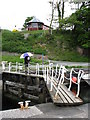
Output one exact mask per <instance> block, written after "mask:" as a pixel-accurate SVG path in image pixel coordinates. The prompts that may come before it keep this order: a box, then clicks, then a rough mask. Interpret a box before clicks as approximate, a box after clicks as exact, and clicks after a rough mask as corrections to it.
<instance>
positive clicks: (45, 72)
mask: <svg viewBox="0 0 90 120" xmlns="http://www.w3.org/2000/svg"><path fill="white" fill-rule="evenodd" d="M45 81H47V80H46V66H45Z"/></svg>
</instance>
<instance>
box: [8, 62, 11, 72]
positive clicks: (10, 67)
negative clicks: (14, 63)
mask: <svg viewBox="0 0 90 120" xmlns="http://www.w3.org/2000/svg"><path fill="white" fill-rule="evenodd" d="M8 67H9V68H8V69H9V72H10V70H11V62H9V66H8Z"/></svg>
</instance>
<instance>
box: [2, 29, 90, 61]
mask: <svg viewBox="0 0 90 120" xmlns="http://www.w3.org/2000/svg"><path fill="white" fill-rule="evenodd" d="M25 33H29V36H28V38H27V39H24V34H25ZM2 50H3V51H7V52H16V53H24V52H27V51H28V52H32V53H34V54H43V55H47V56H48V58H49V59H52V60H59V61H61V60H62V61H73V62H88V61H89V60H90V58H88V57H85V56H81V55H80V54H79V53H77V51H76V42H75V40H74V38H73V36H72V34H71V32H60V31H58V32H57V31H53V34H52V35H50V34H49V33H48V31H43V30H38V31H22V32H11V31H8V30H3V31H2ZM3 59H4V60H9V61H19V62H22V60H19V56H17V57H16V58H11V57H10V56H9V57H8V56H7V57H4V56H3ZM13 59H14V60H13ZM32 59H33V58H32ZM33 61H34V60H33ZM35 61H36V62H37V60H35ZM38 62H39V61H38Z"/></svg>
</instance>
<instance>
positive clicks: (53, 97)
mask: <svg viewBox="0 0 90 120" xmlns="http://www.w3.org/2000/svg"><path fill="white" fill-rule="evenodd" d="M46 86H47V88H48V90H49V93H50V96H51V98H52V101H53V102H54V103H63V101H62V99H61V98H60V97H59V96H58V99H55V93H56V90H55V89H54V88H53V91H50V84H48V85H46Z"/></svg>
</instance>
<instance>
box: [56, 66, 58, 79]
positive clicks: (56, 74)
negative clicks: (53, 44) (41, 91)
mask: <svg viewBox="0 0 90 120" xmlns="http://www.w3.org/2000/svg"><path fill="white" fill-rule="evenodd" d="M57 68H58V64H57V65H56V74H55V77H56V76H57Z"/></svg>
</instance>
